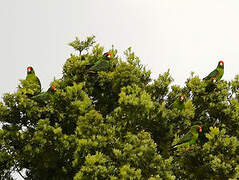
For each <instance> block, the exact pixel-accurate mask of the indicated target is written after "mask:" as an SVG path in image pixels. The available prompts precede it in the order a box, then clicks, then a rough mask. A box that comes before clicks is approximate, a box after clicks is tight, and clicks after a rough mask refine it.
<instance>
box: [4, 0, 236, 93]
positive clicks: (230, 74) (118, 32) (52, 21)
mask: <svg viewBox="0 0 239 180" xmlns="http://www.w3.org/2000/svg"><path fill="white" fill-rule="evenodd" d="M238 8H239V1H238V0H200V1H198V0H180V1H179V0H120V1H112V0H100V1H99V0H98V1H97V0H87V1H86V0H85V1H83V0H62V1H59V0H41V1H39V0H21V1H19V0H9V1H3V0H2V1H0V22H1V26H0V27H1V28H0V32H1V33H0V39H1V41H0V48H1V53H0V81H1V88H0V94H1V95H2V94H3V93H5V92H13V91H15V90H16V87H17V85H18V84H19V79H24V78H25V76H26V67H27V66H29V65H32V66H33V67H34V68H35V71H36V74H37V76H38V77H39V78H40V80H41V82H42V86H43V89H44V90H46V89H47V87H48V85H49V84H50V82H51V81H52V80H53V78H54V77H56V78H60V77H61V72H62V65H63V64H64V62H65V60H66V59H67V58H68V57H69V55H70V53H73V52H74V51H73V49H72V48H71V47H70V46H68V45H67V44H68V43H69V42H71V41H73V40H74V39H75V36H78V37H79V38H81V39H84V38H85V37H87V36H90V35H95V36H96V40H97V42H99V43H100V44H101V45H103V46H105V47H106V50H107V49H109V48H110V47H111V45H114V46H115V48H116V49H118V50H119V52H120V54H122V52H123V51H124V50H125V49H127V48H128V47H129V46H132V48H133V50H134V51H135V52H136V55H137V56H139V57H140V59H141V60H142V63H143V64H144V65H146V66H147V68H148V69H151V71H152V75H153V78H156V77H157V76H158V74H159V73H163V72H165V71H167V69H170V70H171V73H172V76H173V78H174V79H175V82H174V83H175V84H180V85H183V84H184V82H185V80H186V78H188V77H189V75H190V72H191V71H194V72H195V73H196V74H197V75H199V76H200V78H203V77H204V76H206V75H207V74H208V73H209V72H210V71H212V70H213V69H214V68H215V67H216V65H217V62H218V61H219V60H223V61H224V62H225V74H224V76H223V79H225V80H231V79H233V78H234V76H235V75H236V74H237V73H239V70H238V67H239V61H238V59H239V50H238V48H239V25H238V24H239V23H238V18H239V11H238Z"/></svg>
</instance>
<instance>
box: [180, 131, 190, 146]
mask: <svg viewBox="0 0 239 180" xmlns="http://www.w3.org/2000/svg"><path fill="white" fill-rule="evenodd" d="M192 138H193V133H192V132H191V131H189V132H188V133H187V134H185V135H184V136H183V137H182V138H181V139H180V141H179V142H178V143H177V144H176V145H178V144H183V143H185V142H189V141H190V140H191V139H192Z"/></svg>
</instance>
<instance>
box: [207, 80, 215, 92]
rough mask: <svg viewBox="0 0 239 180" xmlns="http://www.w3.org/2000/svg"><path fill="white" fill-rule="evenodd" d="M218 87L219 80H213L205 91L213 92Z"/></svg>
mask: <svg viewBox="0 0 239 180" xmlns="http://www.w3.org/2000/svg"><path fill="white" fill-rule="evenodd" d="M216 87H217V78H215V77H214V78H212V79H211V81H210V82H208V84H207V86H206V88H205V91H206V92H212V91H213V90H214V89H215V88H216Z"/></svg>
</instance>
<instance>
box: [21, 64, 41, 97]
mask: <svg viewBox="0 0 239 180" xmlns="http://www.w3.org/2000/svg"><path fill="white" fill-rule="evenodd" d="M25 88H26V89H27V93H26V94H27V95H28V96H30V97H31V96H34V95H37V94H39V93H40V92H41V82H40V80H39V78H38V77H37V76H36V75H35V71H34V69H33V67H31V66H29V67H27V76H26V87H25Z"/></svg>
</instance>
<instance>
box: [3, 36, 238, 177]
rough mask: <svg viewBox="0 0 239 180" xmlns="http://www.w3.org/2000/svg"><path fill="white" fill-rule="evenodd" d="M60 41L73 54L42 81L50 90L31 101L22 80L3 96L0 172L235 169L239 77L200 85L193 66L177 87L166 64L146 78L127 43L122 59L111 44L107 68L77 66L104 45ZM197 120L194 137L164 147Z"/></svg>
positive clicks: (174, 173)
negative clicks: (57, 73)
mask: <svg viewBox="0 0 239 180" xmlns="http://www.w3.org/2000/svg"><path fill="white" fill-rule="evenodd" d="M70 45H71V46H72V47H73V48H75V49H76V50H79V51H80V54H79V55H71V57H70V58H68V59H67V60H66V62H65V64H64V66H63V76H62V78H61V79H57V80H54V81H53V82H52V83H51V86H55V87H56V89H57V90H56V91H55V92H54V98H51V99H50V100H49V101H47V102H46V103H43V104H42V103H39V102H37V101H35V100H34V98H33V97H29V96H27V95H26V93H25V92H27V91H26V90H25V89H24V87H25V86H22V84H20V85H19V89H18V90H17V91H16V92H15V93H12V94H10V93H7V94H5V95H4V96H3V102H1V103H0V122H1V124H2V126H1V129H0V137H1V138H0V149H1V151H0V166H1V168H0V174H1V178H2V179H3V178H5V179H11V176H10V175H11V173H12V172H14V171H16V172H19V173H21V174H22V176H24V178H25V179H75V180H78V179H112V180H113V179H150V180H153V179H237V178H238V177H239V163H238V162H239V157H238V155H239V153H238V152H239V141H238V137H239V131H238V129H239V102H238V98H239V76H236V77H235V79H234V80H232V81H229V82H227V81H223V80H221V81H219V82H217V83H216V86H215V88H214V89H213V90H212V91H210V92H208V91H207V87H208V84H207V82H204V81H203V80H200V79H199V77H198V76H194V75H193V74H192V76H191V77H190V78H188V79H187V80H186V82H185V86H184V87H180V86H177V85H172V82H173V78H172V77H171V75H170V72H169V71H168V72H165V73H163V74H159V76H158V78H157V79H155V80H153V81H152V80H151V78H150V71H148V70H147V69H146V68H145V67H144V66H143V65H142V64H141V63H140V59H139V58H138V57H137V56H136V55H135V54H134V52H133V51H132V49H131V48H128V49H127V50H126V51H125V60H122V58H120V57H118V55H117V50H116V49H114V48H112V49H111V50H109V51H110V52H111V54H112V55H111V59H110V70H109V71H107V72H104V71H100V72H97V73H87V69H88V68H89V67H91V66H92V65H93V64H94V63H95V62H97V61H98V60H99V59H100V58H102V55H103V53H104V48H103V47H101V46H100V45H99V44H96V45H95V40H94V36H92V37H88V38H87V40H86V41H80V40H79V39H78V38H77V39H76V40H75V41H73V42H72V43H70ZM84 50H86V51H87V53H86V54H82V53H83V51H84ZM20 82H21V83H23V82H24V81H20ZM182 95H183V96H184V97H185V100H184V101H182V102H180V103H181V104H179V99H178V98H179V97H180V96H182ZM198 123H200V124H201V125H202V126H203V133H200V135H199V139H198V140H197V143H196V144H195V145H193V146H192V147H191V148H190V149H186V148H184V147H179V148H175V149H171V147H172V145H173V144H175V143H176V142H177V141H178V139H179V138H180V137H181V136H183V135H184V134H185V133H186V132H187V131H188V130H189V129H190V127H191V126H192V125H195V124H198ZM22 172H24V173H22Z"/></svg>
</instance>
